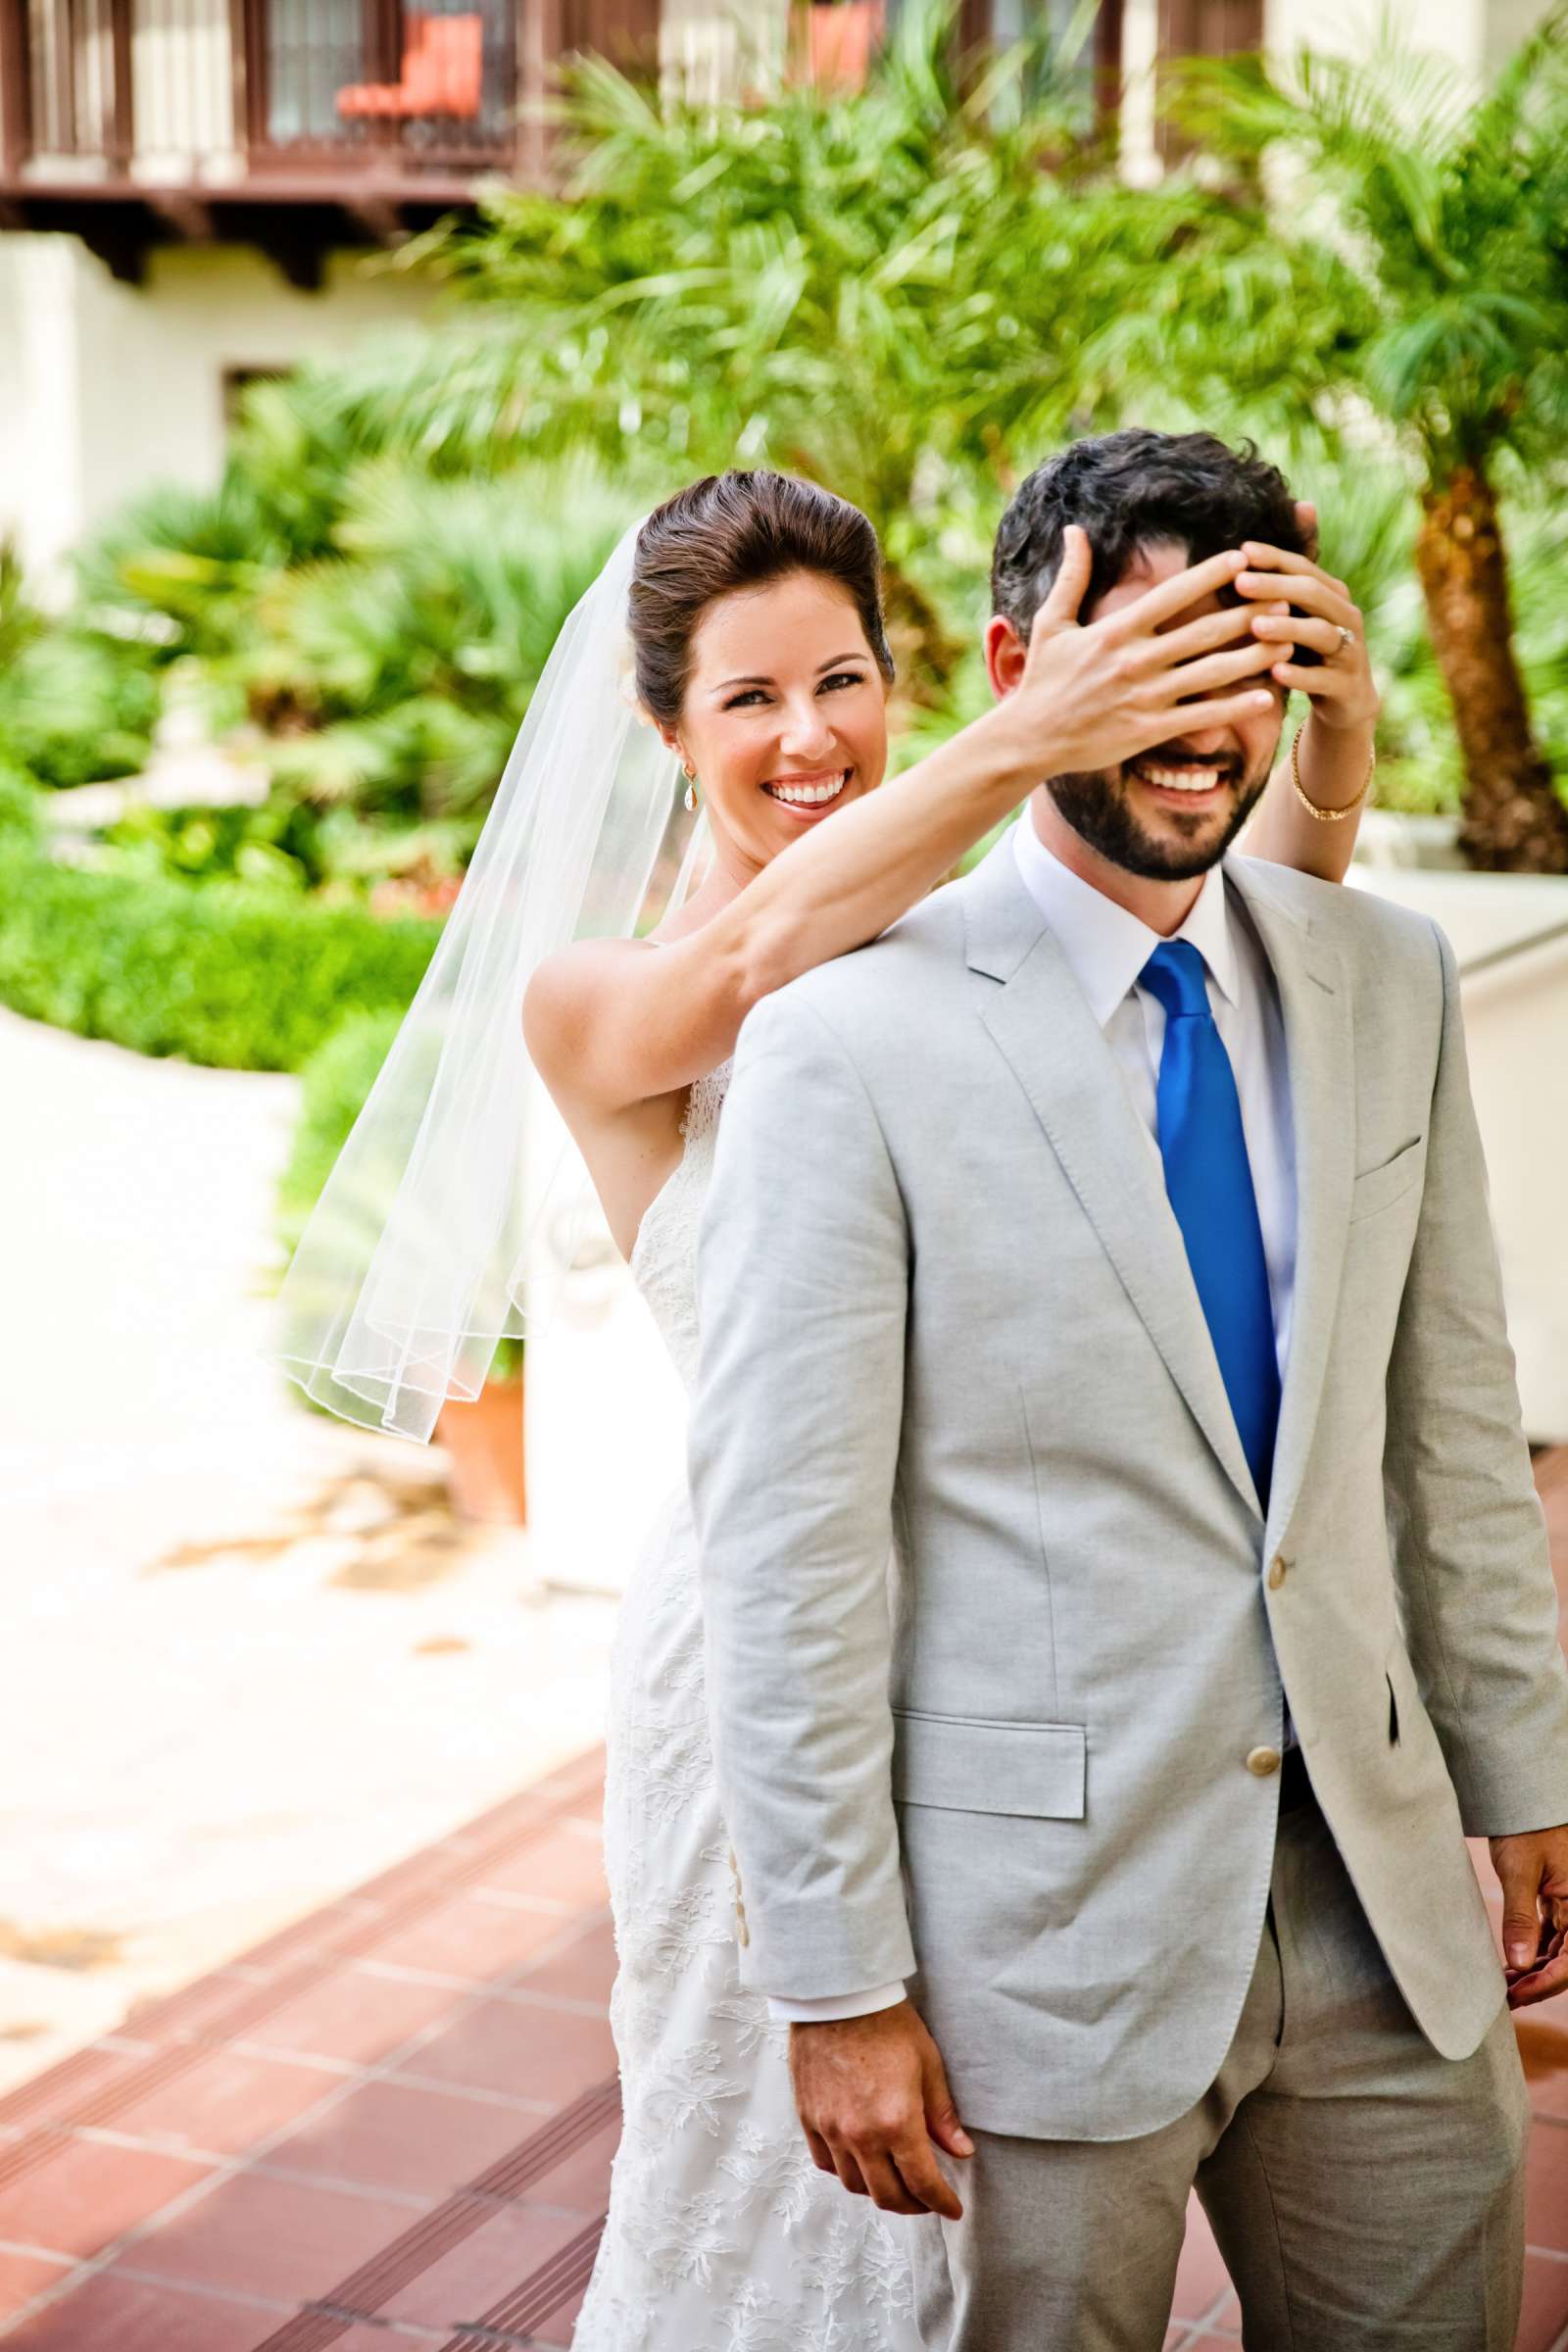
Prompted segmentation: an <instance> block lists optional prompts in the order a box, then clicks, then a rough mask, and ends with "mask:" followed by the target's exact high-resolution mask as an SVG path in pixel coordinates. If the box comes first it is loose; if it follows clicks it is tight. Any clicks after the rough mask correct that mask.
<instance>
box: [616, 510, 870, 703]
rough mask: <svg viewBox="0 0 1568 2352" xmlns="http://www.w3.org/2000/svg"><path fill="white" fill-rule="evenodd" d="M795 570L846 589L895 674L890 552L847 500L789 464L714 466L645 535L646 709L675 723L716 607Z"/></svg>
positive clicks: (639, 613)
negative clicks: (769, 468) (695, 651)
mask: <svg viewBox="0 0 1568 2352" xmlns="http://www.w3.org/2000/svg"><path fill="white" fill-rule="evenodd" d="M796 571H810V572H817V573H819V574H820V575H821V577H822V578H823V579H827V580H831V581H833V582H834V583H835V585H836V586H838V587H840V588H842V589H843V591H844V593H845V595H846V596H847V597H848V598H849V599H850V602H851V603H852V604H853V605H854V607H855V610H856V612H857V613H858V614H859V618H860V626H861V628H862V629H863V630H864V632H865V642H866V644H867V645H868V646H869V647H870V649H871V653H872V655H873V657H874V659H875V661H876V664H877V667H878V668H879V669H880V670H881V672H882V675H883V676H884V677H885V678H886V679H888V680H889V681H890V682H891V680H892V677H893V656H892V654H891V652H890V651H889V649H888V635H887V628H886V626H885V624H884V622H883V618H882V551H881V549H880V548H879V547H878V545H877V538H876V533H875V531H874V530H873V529H872V528H871V525H870V524H869V522H867V520H866V518H865V516H864V515H862V514H861V513H860V510H859V508H858V507H852V506H851V505H850V503H849V501H848V499H843V498H835V497H834V496H833V493H832V492H831V491H830V490H819V489H818V488H817V486H816V484H815V483H814V482H803V481H799V480H797V478H796V477H795V475H794V474H790V473H769V472H765V471H759V472H756V473H746V472H732V473H711V474H709V475H708V476H707V477H706V478H705V479H704V480H703V481H700V482H692V483H691V484H690V485H689V486H688V487H687V488H686V489H684V490H678V491H677V492H676V493H675V496H674V497H673V498H669V499H666V500H665V501H664V504H663V505H662V507H659V508H656V509H655V511H654V513H653V514H652V515H649V517H648V520H647V521H646V522H645V523H644V524H643V527H642V530H641V531H640V532H639V534H638V538H637V555H636V561H635V564H634V568H633V571H632V580H631V599H630V608H629V624H630V629H631V640H632V646H633V649H634V651H635V654H636V658H637V692H638V695H639V697H640V698H641V701H642V705H643V708H644V710H645V711H648V713H649V714H650V716H651V717H653V718H656V719H658V720H659V721H660V722H661V723H662V725H664V726H673V725H674V724H675V721H676V720H677V719H678V718H679V716H680V713H681V707H682V705H683V704H684V702H685V700H686V688H687V684H688V682H689V680H690V677H691V666H692V640H693V638H694V637H695V635H696V633H697V624H698V622H699V621H700V620H701V619H702V616H703V614H704V613H705V612H706V611H707V610H708V608H709V606H710V605H711V604H713V603H714V602H715V601H716V599H717V598H719V597H721V596H732V595H733V594H734V593H735V591H736V590H737V589H744V588H762V587H765V586H766V585H767V583H768V582H769V581H770V580H779V579H783V578H785V577H786V576H787V575H788V574H789V573H791V572H796Z"/></svg>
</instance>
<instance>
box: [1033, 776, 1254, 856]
mask: <svg viewBox="0 0 1568 2352" xmlns="http://www.w3.org/2000/svg"><path fill="white" fill-rule="evenodd" d="M1213 764H1214V765H1216V766H1218V767H1219V768H1220V770H1221V775H1222V779H1223V778H1224V775H1225V770H1226V769H1227V767H1228V768H1229V769H1230V770H1231V771H1232V782H1231V789H1232V792H1233V795H1234V798H1233V802H1232V806H1231V809H1230V813H1229V815H1228V816H1226V817H1224V818H1222V819H1220V820H1218V821H1216V815H1215V811H1214V810H1213V809H1205V810H1202V811H1201V812H1200V811H1197V810H1195V811H1193V813H1192V814H1189V813H1188V812H1187V811H1186V810H1185V809H1174V808H1166V809H1162V810H1161V812H1160V813H1161V816H1162V818H1163V820H1164V826H1165V836H1164V838H1163V839H1162V838H1161V837H1160V836H1159V835H1157V834H1155V833H1154V832H1152V830H1151V829H1150V827H1149V826H1147V825H1146V824H1145V823H1144V821H1143V819H1142V818H1141V817H1140V816H1139V814H1138V811H1137V809H1135V808H1134V806H1133V802H1132V787H1131V784H1130V781H1129V778H1128V774H1127V770H1126V769H1125V768H1124V767H1111V768H1098V769H1093V770H1089V771H1087V772H1085V773H1082V774H1075V775H1065V776H1048V777H1047V779H1046V790H1047V791H1048V792H1049V793H1050V795H1051V797H1052V799H1053V800H1054V802H1055V804H1056V807H1057V809H1059V810H1060V812H1061V815H1062V816H1063V817H1064V818H1065V820H1066V822H1067V823H1068V824H1069V825H1071V827H1072V829H1073V831H1074V832H1075V833H1076V834H1077V836H1078V838H1079V840H1080V841H1084V842H1087V843H1088V845H1089V847H1090V849H1092V850H1094V851H1095V852H1097V853H1098V855H1099V856H1100V857H1102V858H1105V859H1106V860H1107V861H1108V862H1109V863H1110V864H1111V865H1119V866H1121V867H1122V868H1123V870H1124V871H1125V872H1127V873H1130V874H1141V875H1143V876H1144V877H1145V879H1146V880H1148V881H1151V882H1190V881H1191V880H1192V879H1193V877H1194V876H1195V875H1197V874H1206V873H1207V871H1208V869H1209V867H1210V866H1211V865H1217V864H1218V863H1219V861H1220V859H1221V858H1223V857H1224V855H1225V853H1226V851H1227V850H1228V849H1229V848H1230V846H1231V843H1232V842H1233V841H1234V840H1235V839H1236V836H1237V834H1238V833H1239V832H1240V831H1241V829H1242V827H1243V826H1244V825H1245V824H1246V822H1247V820H1248V818H1249V817H1250V815H1251V813H1252V810H1253V809H1255V808H1256V806H1257V803H1258V800H1259V798H1260V796H1261V794H1262V791H1263V788H1264V786H1265V785H1266V784H1267V782H1268V779H1269V770H1270V767H1271V766H1272V756H1271V758H1270V759H1269V760H1265V761H1264V762H1263V764H1262V765H1261V766H1260V768H1259V769H1258V771H1257V773H1256V774H1255V775H1253V776H1247V777H1244V776H1243V774H1242V763H1241V761H1240V760H1231V761H1225V760H1216V761H1215V762H1213Z"/></svg>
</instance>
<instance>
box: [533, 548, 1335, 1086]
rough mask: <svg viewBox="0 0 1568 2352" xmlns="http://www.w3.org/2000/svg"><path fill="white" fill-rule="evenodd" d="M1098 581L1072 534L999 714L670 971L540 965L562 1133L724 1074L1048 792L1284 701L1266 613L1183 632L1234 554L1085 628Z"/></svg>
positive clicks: (756, 889) (789, 862)
mask: <svg viewBox="0 0 1568 2352" xmlns="http://www.w3.org/2000/svg"><path fill="white" fill-rule="evenodd" d="M1090 562H1091V558H1090V548H1089V541H1088V539H1087V537H1086V536H1085V534H1084V533H1083V532H1082V531H1081V530H1079V529H1078V528H1077V526H1076V525H1070V526H1069V536H1068V539H1067V543H1066V546H1065V548H1064V551H1063V555H1062V561H1061V565H1060V568H1059V570H1058V572H1057V576H1056V580H1055V582H1054V586H1053V588H1052V591H1051V594H1050V596H1049V598H1048V599H1047V601H1046V603H1045V604H1044V605H1043V606H1042V607H1041V610H1040V613H1038V615H1037V617H1036V620H1035V624H1034V628H1033V632H1032V634H1031V638H1030V643H1029V648H1028V654H1027V659H1026V662H1025V665H1024V670H1023V674H1022V677H1021V679H1020V681H1019V683H1018V685H1017V687H1016V688H1015V689H1014V690H1013V691H1012V692H1011V693H1010V694H1008V695H1007V696H1006V697H1005V700H1003V701H1002V702H999V703H998V704H997V705H996V706H995V707H994V708H993V709H992V710H990V711H986V712H985V714H984V715H983V716H982V717H980V718H978V719H976V720H974V721H973V722H972V723H971V724H970V725H969V726H967V727H965V728H964V729H963V730H962V732H961V733H959V734H957V735H956V736H954V737H953V738H952V740H951V741H950V742H948V743H946V744H944V745H943V746H942V748H941V749H940V750H939V751H936V752H933V753H932V754H931V755H930V756H929V757H928V758H927V759H925V760H921V761H920V762H919V764H918V765H917V766H914V767H911V768H908V769H907V770H906V771H905V773H904V774H902V775H900V776H897V777H895V778H894V779H893V780H892V781H891V782H889V783H886V784H883V785H881V786H880V787H879V788H878V789H877V790H876V791H875V792H873V793H870V794H868V795H867V796H866V798H865V799H863V800H860V801H857V802H855V803H854V804H853V805H852V806H851V807H849V808H848V809H843V810H842V811H840V812H839V813H838V814H836V815H834V816H833V817H832V818H831V819H830V820H829V821H828V822H827V823H826V824H822V825H819V826H817V827H815V828H814V829H813V830H812V831H811V832H809V833H807V834H805V835H803V836H802V838H801V839H800V840H799V841H794V842H791V843H790V845H789V847H788V848H787V849H785V850H782V851H781V852H780V853H779V855H778V856H777V857H776V858H773V859H771V861H770V862H769V863H768V864H767V865H765V866H764V867H763V868H762V870H761V871H760V873H759V874H757V875H756V876H755V877H754V878H753V879H752V880H751V881H750V882H749V883H748V884H747V885H746V887H745V888H744V889H743V890H741V891H740V892H739V893H738V894H737V896H736V897H735V898H734V899H733V900H731V901H730V903H729V904H728V905H727V906H725V907H721V908H720V909H719V910H718V911H717V912H716V913H715V914H714V915H713V916H712V917H711V919H710V920H709V921H708V922H707V923H705V924H704V925H703V926H702V928H701V929H700V930H696V931H693V932H691V933H689V934H688V935H687V936H686V937H684V938H681V939H677V940H675V941H673V942H671V943H669V944H668V946H667V948H666V950H665V952H664V953H662V954H657V955H656V954H655V953H653V952H652V951H651V950H650V949H649V948H648V947H647V946H646V945H643V944H640V943H637V942H634V941H627V940H617V941H607V942H593V943H587V944H583V945H579V946H577V947H572V948H567V949H565V950H564V951H563V952H562V953H561V954H560V955H559V956H553V957H551V958H550V960H549V961H548V962H547V963H545V964H543V965H541V967H540V969H539V971H538V972H537V973H536V974H535V975H534V978H533V980H532V982H531V983H530V986H529V989H528V994H527V1001H526V1003H525V1005H524V1023H525V1027H526V1031H527V1037H528V1044H529V1049H530V1051H531V1053H532V1054H533V1057H534V1059H535V1061H536V1063H537V1064H538V1066H539V1068H540V1069H541V1071H542V1072H543V1074H544V1076H545V1078H546V1079H547V1081H548V1082H549V1083H550V1085H551V1087H552V1090H553V1091H554V1092H555V1093H556V1094H557V1098H558V1100H560V1101H561V1102H562V1104H563V1108H564V1109H567V1112H568V1117H569V1116H571V1115H572V1111H573V1110H580V1111H582V1112H584V1113H586V1114H587V1115H588V1116H590V1117H592V1118H593V1119H594V1120H602V1119H603V1118H605V1117H606V1116H607V1115H613V1114H614V1113H615V1112H617V1111H619V1110H621V1109H626V1108H630V1107H631V1106H632V1105H634V1104H636V1103H647V1102H650V1101H652V1100H654V1099H655V1098H658V1097H663V1096H667V1095H671V1094H673V1093H675V1092H676V1090H678V1089H679V1088H682V1087H685V1086H689V1085H690V1084H691V1083H692V1081H693V1080H694V1079H696V1078H698V1077H700V1076H702V1075H703V1073H704V1072H706V1071H708V1070H711V1069H713V1068H715V1067H716V1065H717V1064H718V1063H719V1062H721V1061H722V1060H724V1059H725V1057H726V1056H727V1055H728V1054H729V1053H730V1052H731V1051H732V1049H733V1047H734V1044H735V1040H736V1038H737V1037H738V1035H739V1033H740V1027H741V1023H742V1022H743V1021H744V1019H745V1018H746V1015H747V1014H748V1013H749V1012H750V1011H751V1009H752V1007H753V1005H757V1004H759V1003H760V1001H761V999H762V998H763V997H766V996H769V995H771V994H772V993H773V991H774V990H775V989H779V988H782V987H783V986H784V985H785V984H786V983H787V982H788V981H790V980H794V979H797V978H798V977H799V976H800V974H801V973H803V972H807V971H809V970H811V969H812V968H813V967H814V966H815V965H816V964H819V963H825V962H827V961H828V960H829V959H830V958H831V957H833V956H842V955H845V954H847V953H848V952H849V950H851V949H852V948H857V947H861V946H863V945H864V944H865V942H866V941H867V940H872V939H875V938H876V937H877V935H878V934H879V933H880V932H882V931H885V930H886V929H887V927H888V925H889V924H890V923H894V922H896V921H897V920H898V918H899V916H900V915H902V914H906V913H907V911H908V910H909V908H910V907H914V906H916V905H917V904H918V903H919V901H920V900H921V899H922V898H924V897H925V895H926V893H927V892H928V891H930V890H932V889H934V888H935V887H936V885H937V884H938V883H939V882H941V881H943V880H944V879H945V878H946V877H947V875H948V874H950V873H951V872H952V870H953V868H954V867H955V866H956V864H957V862H958V860H959V859H960V858H962V857H963V855H964V854H965V852H966V851H968V850H970V849H972V848H973V847H974V845H975V843H976V842H978V841H981V840H983V839H984V837H985V835H986V834H987V833H989V832H990V831H991V830H992V828H993V827H994V826H995V825H997V824H999V823H1001V822H1002V820H1003V819H1004V818H1005V817H1006V816H1007V815H1008V814H1009V813H1010V812H1011V810H1012V809H1015V808H1016V807H1017V805H1018V803H1019V802H1020V801H1021V800H1022V799H1023V798H1024V797H1025V795H1026V794H1027V793H1028V792H1030V791H1031V790H1032V789H1033V788H1034V786H1035V785H1036V784H1038V783H1039V781H1040V779H1041V777H1042V776H1047V775H1060V774H1065V773H1067V772H1070V771H1073V772H1084V771H1086V770H1091V769H1096V768H1108V767H1113V766H1116V765H1117V764H1119V763H1120V762H1121V761H1122V760H1129V759H1132V758H1133V757H1135V756H1136V754H1138V753H1139V752H1144V751H1148V750H1150V749H1151V748H1152V746H1153V745H1155V744H1157V743H1161V742H1164V741H1166V740H1167V739H1168V738H1170V737H1171V736H1173V735H1177V734H1179V733H1181V732H1182V731H1183V730H1184V729H1188V728H1194V727H1203V726H1216V725H1225V724H1228V723H1231V722H1232V721H1234V720H1235V719H1238V718H1240V717H1241V716H1242V715H1243V714H1244V713H1246V712H1248V711H1250V712H1251V713H1252V715H1253V716H1254V717H1255V715H1256V711H1257V708H1258V706H1259V705H1260V704H1261V703H1263V702H1266V701H1270V700H1272V699H1273V698H1274V696H1275V694H1276V693H1277V688H1276V687H1274V686H1273V685H1271V684H1269V682H1268V678H1267V673H1268V670H1269V666H1270V663H1271V661H1276V660H1277V659H1278V648H1277V647H1276V646H1274V645H1272V644H1270V643H1269V642H1268V640H1267V639H1266V638H1264V637H1262V636H1260V635H1259V634H1258V629H1257V624H1258V621H1259V620H1260V619H1261V618H1262V614H1261V613H1255V612H1254V611H1252V610H1251V609H1250V607H1249V606H1247V605H1245V604H1244V605H1237V604H1230V605H1226V606H1224V607H1222V608H1221V609H1220V610H1218V611H1214V612H1210V613H1204V614H1202V615H1201V616H1200V617H1199V618H1197V619H1193V620H1182V619H1181V617H1180V616H1181V615H1182V614H1183V613H1185V612H1186V611H1187V610H1188V609H1189V608H1190V607H1191V606H1193V605H1195V604H1199V603H1201V602H1202V601H1203V600H1204V599H1206V598H1208V597H1210V596H1212V595H1213V594H1215V592H1216V591H1219V590H1222V589H1224V588H1227V587H1229V586H1230V585H1231V583H1232V582H1233V581H1234V580H1235V578H1236V576H1237V574H1238V573H1239V572H1240V571H1241V570H1242V569H1243V567H1244V563H1245V559H1244V557H1243V556H1242V554H1241V552H1240V550H1236V549H1231V550H1228V551H1226V552H1225V553H1224V554H1221V555H1217V556H1211V557H1209V558H1208V559H1207V561H1206V562H1204V563H1201V564H1193V565H1192V566H1190V567H1189V568H1188V569H1187V570H1185V571H1181V572H1177V573H1175V574H1173V575H1172V577H1170V578H1169V579H1166V580H1162V581H1160V582H1159V583H1158V584H1157V585H1156V586H1155V587H1153V588H1151V589H1150V590H1149V591H1148V592H1147V593H1146V594H1145V595H1143V596H1141V597H1139V598H1138V599H1137V600H1136V601H1135V602H1133V603H1131V604H1128V605H1125V606H1123V607H1122V608H1120V610H1118V611H1116V612H1113V613H1108V614H1106V615H1105V616H1104V617H1103V619H1099V620H1096V621H1093V622H1091V623H1089V624H1088V625H1087V626H1084V625H1080V624H1079V622H1078V620H1077V617H1076V615H1077V612H1078V608H1079V604H1080V602H1081V601H1082V597H1083V594H1084V590H1085V588H1086V587H1087V585H1088V581H1089V573H1090ZM1280 592H1281V583H1280V582H1279V581H1278V578H1277V575H1276V580H1275V586H1274V589H1273V592H1272V593H1273V595H1274V596H1275V597H1276V598H1277V597H1278V596H1279V594H1280ZM1199 696H1201V697H1202V698H1203V699H1201V700H1195V699H1194V698H1195V697H1199ZM1305 821H1306V820H1305V816H1304V811H1303V822H1305ZM568 1106H569V1107H568Z"/></svg>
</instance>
